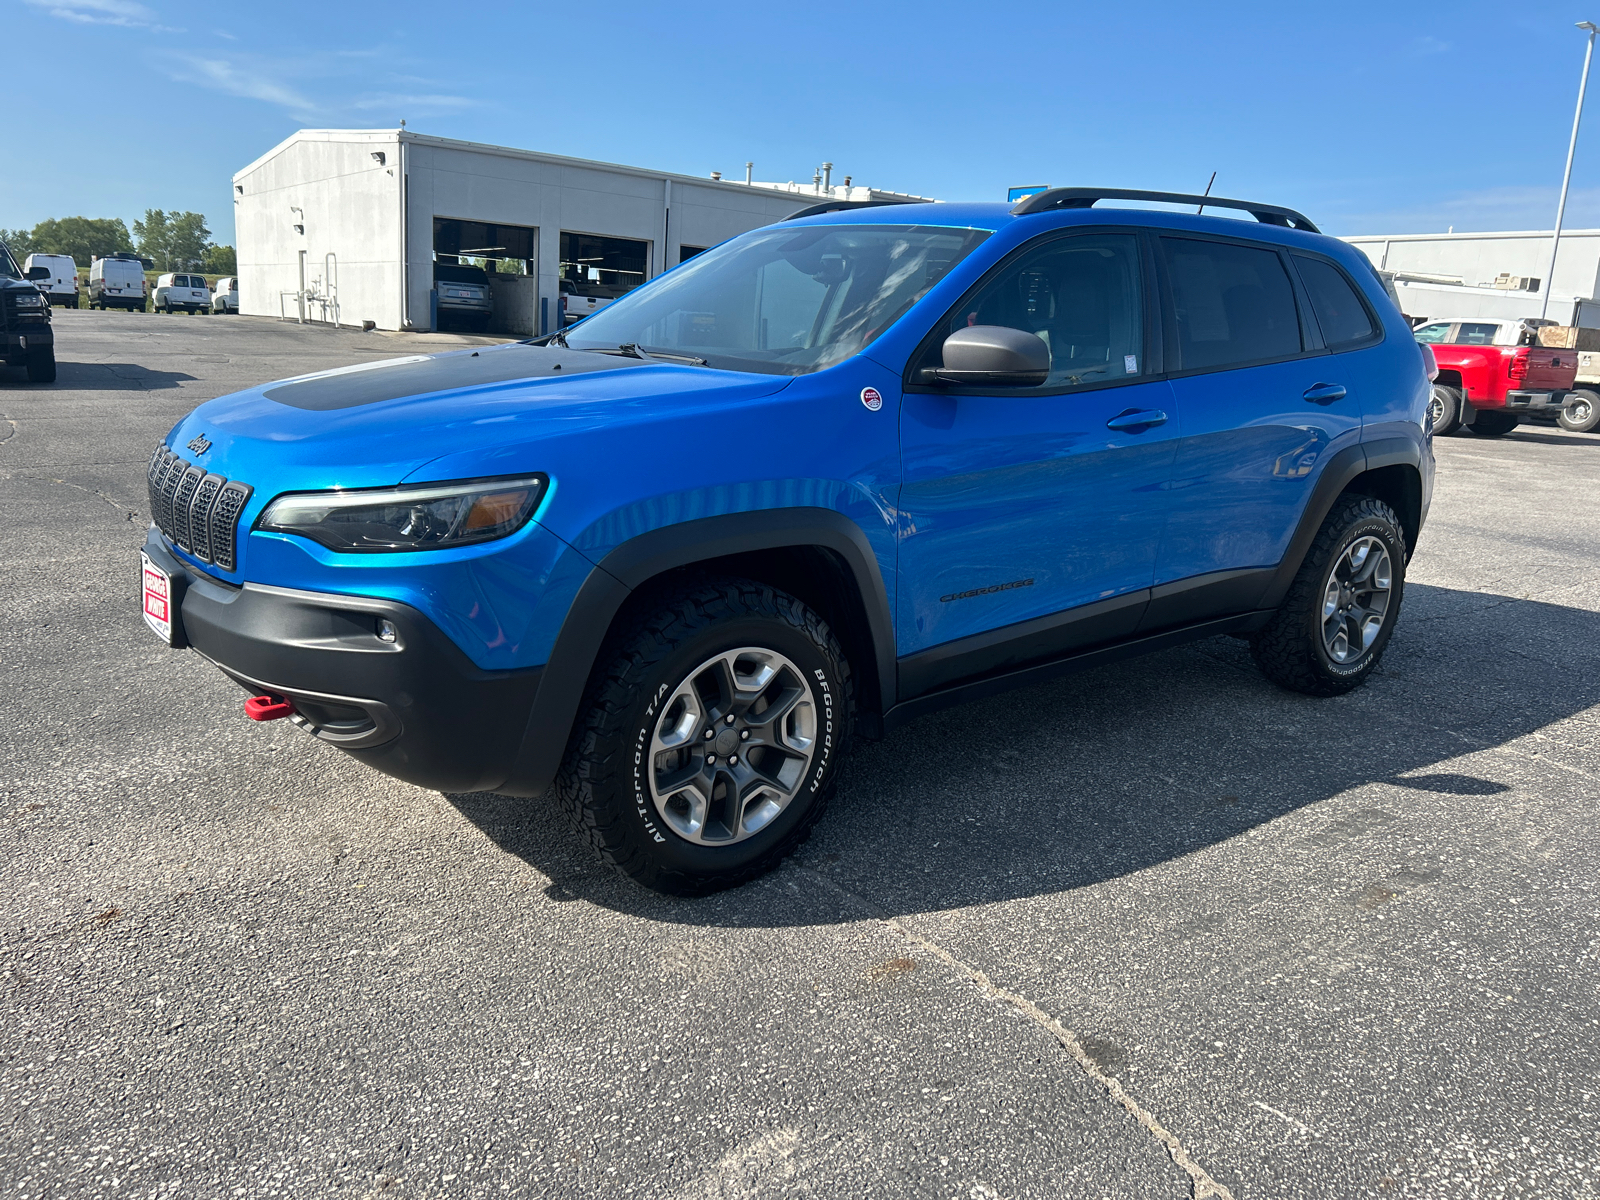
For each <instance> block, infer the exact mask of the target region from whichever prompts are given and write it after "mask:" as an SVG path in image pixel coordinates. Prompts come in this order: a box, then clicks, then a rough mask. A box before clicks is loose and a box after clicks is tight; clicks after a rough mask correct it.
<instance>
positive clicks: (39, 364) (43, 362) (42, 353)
mask: <svg viewBox="0 0 1600 1200" xmlns="http://www.w3.org/2000/svg"><path fill="white" fill-rule="evenodd" d="M55 381H56V348H55V347H54V346H39V347H37V348H36V349H30V350H29V351H28V382H29V383H54V382H55Z"/></svg>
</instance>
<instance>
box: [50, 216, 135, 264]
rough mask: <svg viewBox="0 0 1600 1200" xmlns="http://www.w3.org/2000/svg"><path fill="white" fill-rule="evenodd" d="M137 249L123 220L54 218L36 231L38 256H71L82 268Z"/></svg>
mask: <svg viewBox="0 0 1600 1200" xmlns="http://www.w3.org/2000/svg"><path fill="white" fill-rule="evenodd" d="M132 249H133V242H131V241H130V240H129V239H128V227H127V226H126V225H124V224H123V223H122V218H121V217H104V218H93V217H61V218H59V219H57V218H54V217H52V218H51V219H50V220H48V221H40V222H39V223H38V224H37V225H35V226H34V227H33V253H34V254H70V255H71V256H72V258H73V260H74V261H75V262H76V263H77V264H78V265H79V266H80V267H87V266H88V265H89V263H90V261H91V260H93V259H95V258H104V257H105V256H106V255H108V254H113V253H116V252H118V251H124V252H125V251H129V250H132Z"/></svg>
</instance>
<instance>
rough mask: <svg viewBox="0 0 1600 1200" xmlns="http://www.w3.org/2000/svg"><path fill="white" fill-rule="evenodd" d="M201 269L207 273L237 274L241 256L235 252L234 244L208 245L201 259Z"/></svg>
mask: <svg viewBox="0 0 1600 1200" xmlns="http://www.w3.org/2000/svg"><path fill="white" fill-rule="evenodd" d="M200 269H201V270H202V271H204V272H205V273H206V274H207V275H237V274H238V273H239V256H238V255H237V254H235V253H234V250H233V247H232V246H207V247H206V252H205V257H203V258H202V259H201V260H200Z"/></svg>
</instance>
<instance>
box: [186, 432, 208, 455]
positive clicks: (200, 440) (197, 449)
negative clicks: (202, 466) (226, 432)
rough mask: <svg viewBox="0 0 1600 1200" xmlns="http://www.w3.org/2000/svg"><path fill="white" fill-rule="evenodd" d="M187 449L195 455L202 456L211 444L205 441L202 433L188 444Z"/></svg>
mask: <svg viewBox="0 0 1600 1200" xmlns="http://www.w3.org/2000/svg"><path fill="white" fill-rule="evenodd" d="M189 449H190V451H191V452H193V453H195V454H204V453H205V452H206V451H207V450H209V449H211V443H210V442H208V441H206V435H205V434H203V433H202V434H199V435H198V436H196V438H195V439H194V441H192V442H190V443H189Z"/></svg>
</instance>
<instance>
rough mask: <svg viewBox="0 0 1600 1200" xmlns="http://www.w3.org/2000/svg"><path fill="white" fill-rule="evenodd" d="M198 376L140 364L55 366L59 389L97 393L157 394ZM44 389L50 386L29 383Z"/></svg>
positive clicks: (56, 383) (60, 363)
mask: <svg viewBox="0 0 1600 1200" xmlns="http://www.w3.org/2000/svg"><path fill="white" fill-rule="evenodd" d="M196 378H197V377H196V376H194V375H190V374H187V373H186V372H183V371H154V370H151V369H150V368H149V367H145V366H141V365H140V364H138V363H86V362H66V361H60V360H58V361H57V363H56V382H55V386H56V387H58V388H92V389H93V390H95V391H98V392H155V391H164V390H166V389H167V388H175V387H177V386H178V385H179V384H180V383H192V382H194V381H195V379H196ZM29 386H30V387H35V388H37V387H45V388H48V387H50V386H51V385H49V384H37V383H35V384H30V385H29Z"/></svg>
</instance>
